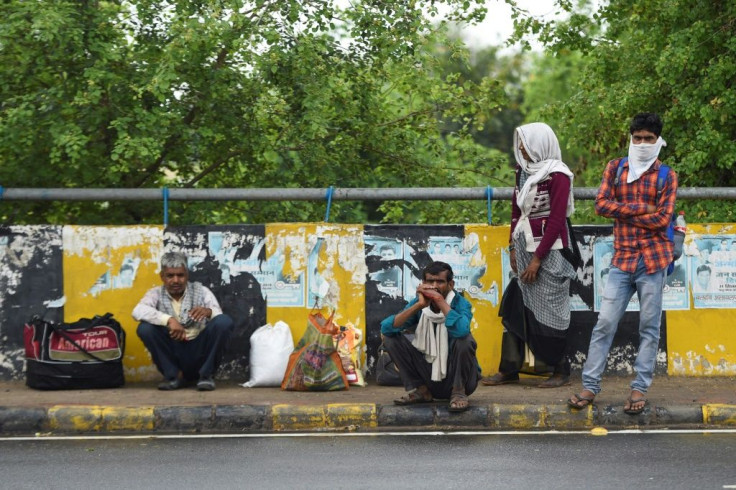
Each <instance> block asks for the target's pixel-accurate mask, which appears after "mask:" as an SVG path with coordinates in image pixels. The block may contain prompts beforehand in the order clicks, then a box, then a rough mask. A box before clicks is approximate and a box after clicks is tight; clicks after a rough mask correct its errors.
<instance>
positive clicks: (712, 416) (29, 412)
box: [0, 376, 736, 436]
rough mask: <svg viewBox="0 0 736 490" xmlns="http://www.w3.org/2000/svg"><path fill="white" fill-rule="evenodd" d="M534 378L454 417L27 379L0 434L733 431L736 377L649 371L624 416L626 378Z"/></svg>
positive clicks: (368, 394) (3, 417)
mask: <svg viewBox="0 0 736 490" xmlns="http://www.w3.org/2000/svg"><path fill="white" fill-rule="evenodd" d="M539 381H540V378H533V377H530V378H524V379H522V380H521V382H520V383H519V384H512V385H503V386H497V387H487V386H479V387H478V389H477V391H476V392H475V393H474V394H473V395H472V396H471V397H470V409H469V410H468V411H467V412H464V413H460V414H455V413H450V412H449V411H448V410H447V402H446V401H435V402H433V403H430V404H424V405H414V406H410V407H400V406H396V405H394V404H393V403H392V400H393V399H394V398H397V397H399V396H401V394H402V393H403V391H404V390H403V388H401V387H385V386H377V385H376V384H375V383H372V382H371V383H369V385H368V386H366V387H352V388H351V389H350V390H347V391H336V392H319V393H317V392H287V391H281V390H280V389H279V388H243V387H242V386H240V385H239V384H237V383H236V382H234V381H218V383H217V389H216V390H215V391H213V392H198V391H196V390H195V389H193V388H185V389H181V390H178V391H174V392H162V391H158V390H157V389H156V384H157V383H137V384H129V385H126V386H125V387H123V388H120V389H111V390H73V391H37V390H32V389H30V388H27V387H26V386H25V385H24V383H23V381H0V434H3V435H17V436H20V435H34V434H41V435H47V434H79V433H86V434H90V433H91V434H107V433H120V434H125V433H151V434H154V433H159V434H164V433H225V432H235V433H249V432H253V433H258V432H279V431H314V430H332V431H379V430H446V431H453V430H586V429H591V428H593V427H607V428H617V429H620V428H635V427H667V428H672V429H675V428H694V427H708V428H736V378H731V377H722V378H693V377H689V378H686V377H668V376H658V377H655V379H654V383H653V384H652V387H651V389H650V392H649V394H648V398H649V406H648V407H647V408H646V409H645V411H644V412H643V413H642V414H640V415H634V416H632V415H627V414H625V413H623V403H624V400H625V399H626V398H627V396H628V394H629V387H628V383H629V381H630V378H628V377H618V376H610V377H606V378H605V379H604V382H603V391H602V393H601V394H599V396H598V397H597V398H596V401H595V404H594V405H593V406H592V407H588V408H586V409H583V410H572V409H570V408H568V406H567V404H566V400H567V399H568V397H569V396H570V395H571V394H572V393H574V392H575V393H577V392H579V391H580V389H581V387H580V379H579V378H577V379H576V378H573V382H572V386H567V387H562V388H553V389H540V388H537V387H536V384H537V383H538V382H539Z"/></svg>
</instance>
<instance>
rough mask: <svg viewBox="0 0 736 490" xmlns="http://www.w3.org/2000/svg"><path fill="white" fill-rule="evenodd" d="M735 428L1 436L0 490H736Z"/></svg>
mask: <svg viewBox="0 0 736 490" xmlns="http://www.w3.org/2000/svg"><path fill="white" fill-rule="evenodd" d="M735 454H736V433H709V434H700V433H686V434H679V433H678V434H667V433H644V434H641V433H634V434H632V433H625V434H624V433H609V434H608V435H607V436H592V435H589V434H582V433H581V434H564V435H563V434H553V433H539V434H498V435H496V434H490V435H489V434H486V435H457V434H445V435H417V434H398V435H386V434H381V435H358V436H347V437H340V436H304V435H301V436H296V437H268V436H266V437H247V438H226V437H225V438H222V437H218V438H205V437H202V438H165V439H80V440H7V439H4V440H0V487H1V488H9V489H24V488H33V489H39V488H54V489H66V488H74V489H100V488H104V489H113V488H120V489H126V490H130V489H136V488H145V489H158V488H162V489H163V488H166V489H172V488H178V489H187V488H207V489H218V488H258V489H282V488H284V489H286V488H288V489H292V488H349V489H359V488H370V489H375V488H381V489H389V488H409V489H413V488H420V487H421V488H428V489H434V488H437V489H448V488H450V489H452V488H504V489H515V488H519V489H522V488H523V489H529V488H544V489H556V488H566V489H581V488H617V489H618V488H663V489H664V488H666V489H675V488H687V489H691V488H699V489H710V488H713V489H722V488H736V464H734V462H735V461H736V457H735V456H734V455H735Z"/></svg>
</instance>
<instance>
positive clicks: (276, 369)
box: [243, 321, 294, 388]
mask: <svg viewBox="0 0 736 490" xmlns="http://www.w3.org/2000/svg"><path fill="white" fill-rule="evenodd" d="M293 351H294V339H293V338H292V336H291V329H290V328H289V325H287V324H286V323H284V322H282V321H278V322H276V325H273V326H272V325H271V324H270V323H267V324H266V325H263V326H262V327H258V328H257V329H256V331H255V332H253V335H251V336H250V381H248V382H247V383H243V386H245V387H246V388H252V387H254V386H281V381H282V380H283V379H284V373H286V365H287V364H288V363H289V355H290V354H291V353H292V352H293Z"/></svg>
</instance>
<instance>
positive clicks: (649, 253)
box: [595, 158, 677, 274]
mask: <svg viewBox="0 0 736 490" xmlns="http://www.w3.org/2000/svg"><path fill="white" fill-rule="evenodd" d="M619 161H620V159H618V158H617V159H615V160H611V161H610V162H608V165H607V166H606V170H605V171H604V172H603V181H602V182H601V187H600V189H598V195H597V196H596V199H595V211H596V213H597V214H598V215H600V216H605V217H606V218H613V219H615V221H614V223H613V243H614V248H615V249H616V251H615V253H614V255H613V260H612V261H611V263H612V264H613V265H614V266H616V267H618V268H619V269H621V270H622V271H624V272H628V273H633V272H634V271H635V270H636V265H637V263H638V262H639V259H640V258H641V257H644V265H645V266H646V269H647V274H653V273H654V272H657V271H659V270H662V269H665V268H666V267H667V266H668V265H669V264H670V262H672V254H673V244H672V242H671V241H669V240H668V239H667V226H668V225H669V222H670V220H671V219H672V214H673V212H674V210H675V197H676V195H677V175H676V174H675V172H674V171H673V170H672V169H670V171H669V174H668V175H667V180H666V181H665V184H664V187H663V188H662V192H661V194H660V198H659V202H657V176H658V174H659V167H660V165H662V162H660V161H659V159H657V160H656V161H655V162H654V164H652V166H651V167H649V169H648V170H647V171H646V172H644V175H642V176H641V177H639V179H637V180H635V181H634V182H632V183H630V184H629V183H627V182H626V177H627V176H628V174H629V163H628V162H626V163H624V166H623V169H622V172H621V176H620V177H619V182H618V184H615V180H616V172H617V169H618V164H619ZM648 204H651V205H654V206H656V208H657V210H656V211H655V212H654V213H651V214H648V213H647V205H648Z"/></svg>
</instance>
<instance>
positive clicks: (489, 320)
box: [465, 225, 509, 374]
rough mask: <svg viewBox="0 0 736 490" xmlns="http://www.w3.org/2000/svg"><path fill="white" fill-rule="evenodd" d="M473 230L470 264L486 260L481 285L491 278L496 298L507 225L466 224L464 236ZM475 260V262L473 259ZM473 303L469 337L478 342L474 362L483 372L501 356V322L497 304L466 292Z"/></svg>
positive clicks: (494, 366) (495, 365)
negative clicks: (474, 240) (475, 253)
mask: <svg viewBox="0 0 736 490" xmlns="http://www.w3.org/2000/svg"><path fill="white" fill-rule="evenodd" d="M472 234H475V235H476V236H477V237H478V245H479V250H480V254H479V255H478V256H477V257H474V258H473V261H472V262H471V265H483V264H487V265H488V267H487V268H486V273H485V274H484V275H483V276H482V277H481V278H480V282H481V283H482V285H483V289H484V290H485V289H487V288H489V287H490V286H491V284H493V282H494V281H495V282H496V284H497V285H498V300H499V301H500V299H501V287H502V284H503V278H502V274H501V249H503V248H504V247H506V246H508V244H509V227H508V226H494V227H491V226H488V225H466V226H465V237H466V239H467V237H470V236H471V235H472ZM476 261H477V263H476ZM465 296H466V298H468V299H469V300H470V303H471V304H472V305H473V324H472V326H471V329H472V332H473V337H475V340H476V342H478V351H477V355H478V362H479V363H480V367H481V370H482V371H483V373H484V374H487V373H491V374H492V373H495V372H496V371H497V370H498V363H499V361H500V360H501V334H502V333H503V325H502V324H501V319H500V318H499V316H498V308H499V306H498V304H496V305H495V306H494V305H493V304H492V303H491V302H489V301H481V300H477V299H474V298H472V297H471V296H470V295H468V294H466V295H465Z"/></svg>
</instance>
